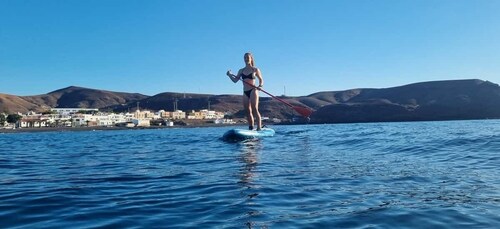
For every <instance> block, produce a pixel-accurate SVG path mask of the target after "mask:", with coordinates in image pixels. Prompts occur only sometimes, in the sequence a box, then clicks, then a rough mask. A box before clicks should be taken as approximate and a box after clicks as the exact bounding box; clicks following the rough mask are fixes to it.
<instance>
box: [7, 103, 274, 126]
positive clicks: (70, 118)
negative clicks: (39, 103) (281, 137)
mask: <svg viewBox="0 0 500 229" xmlns="http://www.w3.org/2000/svg"><path fill="white" fill-rule="evenodd" d="M263 120H266V121H272V122H274V123H278V122H280V121H281V120H279V119H272V120H270V119H269V118H267V117H263ZM200 121H204V122H202V123H211V124H236V123H237V122H236V121H234V120H233V118H232V115H231V114H228V113H224V112H218V111H213V110H207V109H204V110H199V111H194V110H192V111H190V112H185V111H182V110H175V111H165V110H159V111H156V112H152V111H149V110H139V109H137V110H135V111H133V112H126V113H113V112H103V111H99V109H97V108H51V109H50V110H49V111H46V112H41V113H37V112H33V111H30V112H28V113H26V114H21V113H16V114H5V113H0V128H3V129H18V128H50V127H115V126H117V127H130V128H133V127H150V126H167V127H169V126H174V125H175V126H185V125H189V123H200ZM238 122H246V121H245V120H242V119H241V120H238Z"/></svg>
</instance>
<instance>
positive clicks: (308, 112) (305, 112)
mask: <svg viewBox="0 0 500 229" xmlns="http://www.w3.org/2000/svg"><path fill="white" fill-rule="evenodd" d="M293 109H294V110H295V111H297V113H299V114H300V115H302V116H304V117H306V118H309V116H311V114H312V113H313V111H312V110H311V109H309V108H305V107H297V106H294V107H293Z"/></svg>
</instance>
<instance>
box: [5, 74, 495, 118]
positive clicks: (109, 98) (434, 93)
mask: <svg viewBox="0 0 500 229" xmlns="http://www.w3.org/2000/svg"><path fill="white" fill-rule="evenodd" d="M280 98H281V99H283V100H285V101H287V102H289V103H291V104H292V105H294V106H304V107H309V108H312V109H314V110H315V112H314V113H313V114H312V115H311V122H312V123H347V122H385V121H420V120H455V119H486V118H500V87H499V85H498V84H495V83H491V82H488V81H483V80H477V79H471V80H447V81H432V82H421V83H414V84H409V85H404V86H399V87H391V88H382V89H372V88H360V89H351V90H345V91H324V92H318V93H314V94H311V95H308V96H300V97H284V96H281V97H280ZM241 101H242V95H209V94H193V93H173V92H165V93H160V94H157V95H154V96H146V95H142V94H138V93H123V92H111V91H105V90H96V89H89V88H81V87H74V86H72V87H67V88H64V89H60V90H57V91H53V92H50V93H48V94H44V95H37V96H15V95H6V94H0V112H2V111H8V112H23V113H24V112H27V111H29V110H35V111H44V110H47V109H48V108H50V107H82V108H100V109H101V110H108V111H111V110H113V111H118V112H119V111H132V110H135V109H136V107H137V106H139V107H140V109H150V110H162V109H163V110H167V111H169V110H170V111H171V110H174V106H175V105H174V104H177V109H180V110H184V111H190V110H200V109H208V108H209V106H210V109H211V110H217V111H224V112H228V113H231V114H234V116H236V117H244V116H245V113H244V111H243V107H242V102H241ZM260 111H261V114H262V115H263V116H267V117H272V118H281V119H287V120H289V119H291V118H293V117H295V116H297V114H296V113H294V110H293V109H290V107H288V106H286V105H285V104H283V103H281V102H279V101H277V100H275V99H272V98H270V97H261V100H260Z"/></svg>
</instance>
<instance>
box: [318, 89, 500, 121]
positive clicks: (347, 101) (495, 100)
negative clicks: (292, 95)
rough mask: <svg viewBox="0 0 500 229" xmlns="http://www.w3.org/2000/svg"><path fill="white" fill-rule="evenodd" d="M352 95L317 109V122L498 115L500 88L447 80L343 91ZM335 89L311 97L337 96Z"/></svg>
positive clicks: (451, 118)
mask: <svg viewBox="0 0 500 229" xmlns="http://www.w3.org/2000/svg"><path fill="white" fill-rule="evenodd" d="M346 93H347V94H349V95H353V96H345V97H342V98H343V100H342V101H339V100H336V102H337V103H332V104H331V105H327V106H323V107H321V108H319V109H318V110H317V111H316V112H315V113H314V114H313V116H312V117H311V118H312V120H313V121H314V122H316V123H337V122H379V121H415V120H454V119H485V118H500V87H499V86H498V85H497V84H494V83H491V82H488V81H482V80H449V81H433V82H423V83H415V84H409V85H405V86H400V87H393V88H386V89H356V90H354V91H353V90H351V91H345V92H344V95H345V94H346ZM338 95H339V93H338V92H321V93H316V94H313V95H311V97H320V98H330V99H331V98H337V97H339V96H338Z"/></svg>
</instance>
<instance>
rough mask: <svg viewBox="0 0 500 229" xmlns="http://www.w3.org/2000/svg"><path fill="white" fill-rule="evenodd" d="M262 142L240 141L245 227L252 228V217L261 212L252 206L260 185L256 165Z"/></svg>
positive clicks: (240, 174) (240, 182)
mask: <svg viewBox="0 0 500 229" xmlns="http://www.w3.org/2000/svg"><path fill="white" fill-rule="evenodd" d="M262 144H263V143H262V142H261V141H259V140H251V141H245V142H242V143H241V148H240V151H241V152H240V158H239V159H240V162H241V164H242V167H241V169H240V171H239V177H240V181H239V184H241V186H242V196H243V198H245V200H244V202H243V203H244V208H245V209H247V210H246V213H245V215H246V217H247V218H246V219H245V225H246V226H247V228H252V226H254V225H255V223H254V222H253V221H252V218H253V217H256V216H258V215H260V214H261V212H259V211H257V210H254V208H253V206H255V205H256V197H257V196H258V195H259V188H260V186H259V185H258V184H257V181H256V180H257V179H258V176H259V173H258V170H257V165H258V164H259V154H260V152H261V150H262Z"/></svg>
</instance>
